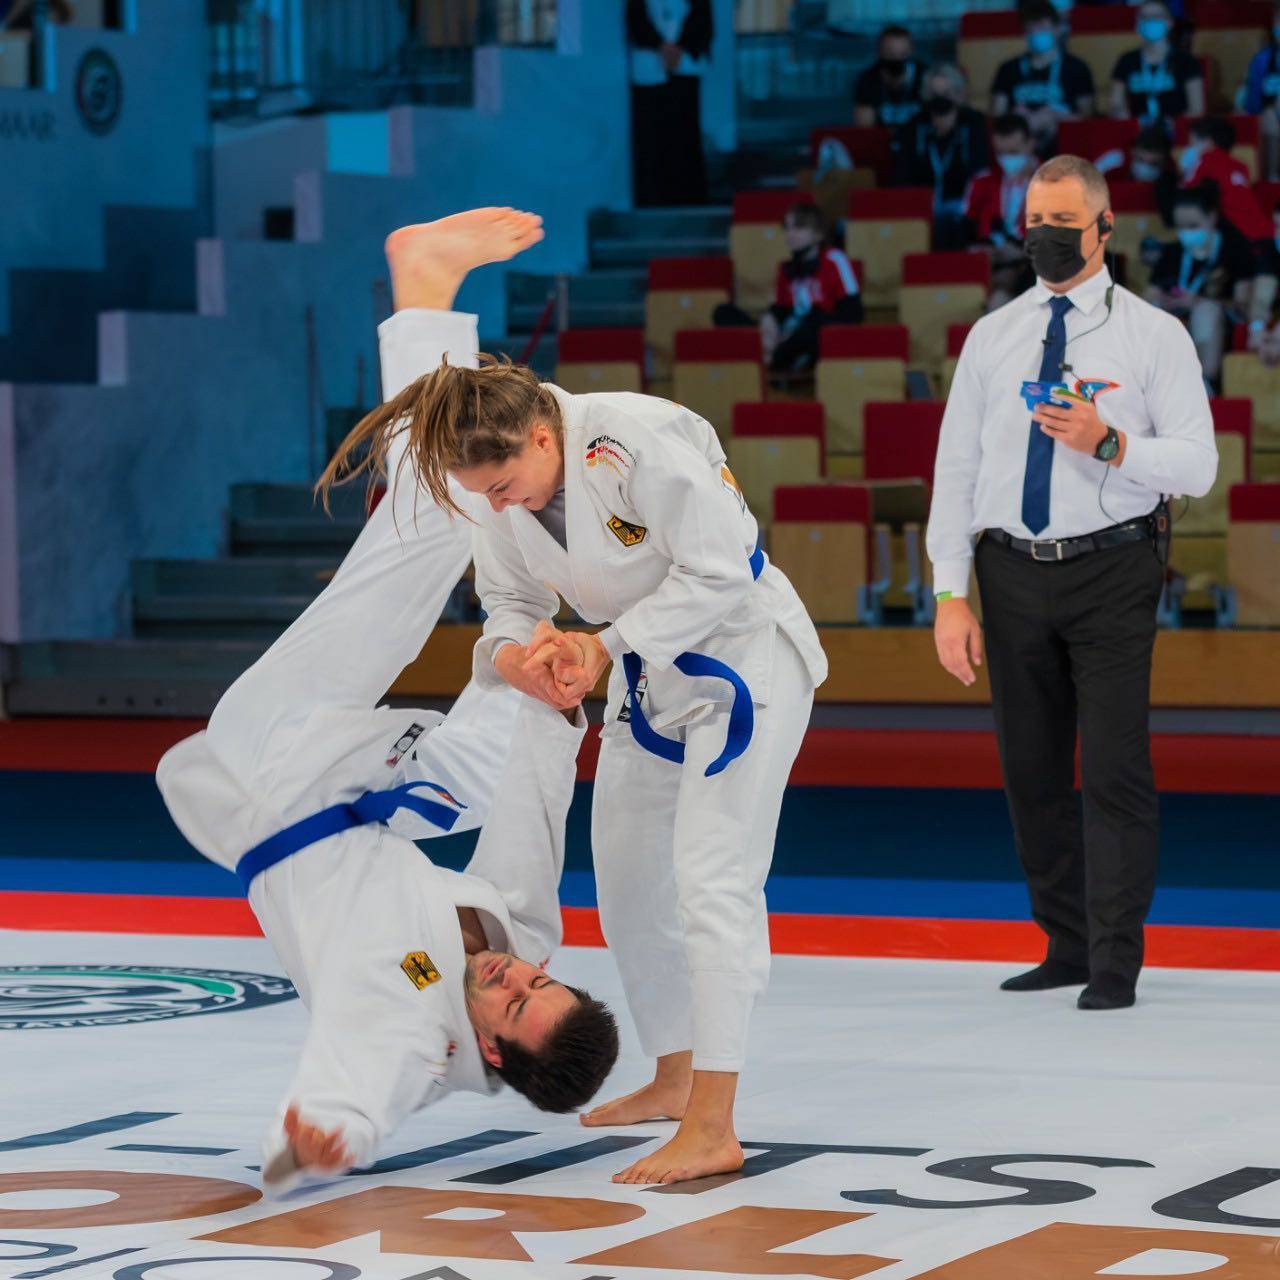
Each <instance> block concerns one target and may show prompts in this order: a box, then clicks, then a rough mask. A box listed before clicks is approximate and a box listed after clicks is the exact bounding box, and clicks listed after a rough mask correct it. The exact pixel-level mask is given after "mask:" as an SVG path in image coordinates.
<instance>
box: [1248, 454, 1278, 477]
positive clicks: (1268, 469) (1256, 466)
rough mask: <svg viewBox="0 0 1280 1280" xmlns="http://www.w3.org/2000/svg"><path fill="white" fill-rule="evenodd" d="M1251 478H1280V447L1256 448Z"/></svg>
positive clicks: (1250, 470)
mask: <svg viewBox="0 0 1280 1280" xmlns="http://www.w3.org/2000/svg"><path fill="white" fill-rule="evenodd" d="M1249 479H1251V480H1280V449H1254V451H1253V466H1252V467H1250V468H1249Z"/></svg>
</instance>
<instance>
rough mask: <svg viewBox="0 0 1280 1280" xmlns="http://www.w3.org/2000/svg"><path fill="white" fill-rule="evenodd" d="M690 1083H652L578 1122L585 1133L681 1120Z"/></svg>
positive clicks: (588, 1114)
mask: <svg viewBox="0 0 1280 1280" xmlns="http://www.w3.org/2000/svg"><path fill="white" fill-rule="evenodd" d="M691 1086H692V1080H691V1079H688V1080H685V1081H683V1082H681V1081H679V1080H673V1081H664V1080H653V1081H651V1082H650V1083H649V1084H647V1085H645V1086H644V1088H643V1089H637V1090H636V1091H635V1093H629V1094H627V1096H626V1097H625V1098H614V1100H613V1101H612V1102H606V1103H604V1104H602V1105H601V1106H598V1107H595V1108H593V1109H592V1110H591V1111H585V1112H583V1114H582V1115H580V1116H579V1117H578V1119H579V1120H580V1121H581V1122H582V1123H583V1124H585V1125H586V1126H587V1128H589V1129H594V1128H598V1127H600V1126H602V1125H612V1124H640V1123H641V1122H642V1121H644V1120H682V1119H684V1109H685V1107H687V1106H688V1105H689V1090H690V1088H691Z"/></svg>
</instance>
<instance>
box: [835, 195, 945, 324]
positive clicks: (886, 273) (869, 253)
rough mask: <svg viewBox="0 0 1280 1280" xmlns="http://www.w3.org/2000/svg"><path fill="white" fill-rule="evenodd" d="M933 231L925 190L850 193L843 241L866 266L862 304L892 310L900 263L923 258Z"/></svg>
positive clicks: (930, 197)
mask: <svg viewBox="0 0 1280 1280" xmlns="http://www.w3.org/2000/svg"><path fill="white" fill-rule="evenodd" d="M932 227H933V192H932V190H930V188H928V187H897V188H891V189H889V190H887V191H854V192H853V193H852V194H851V195H850V196H849V224H848V229H847V233H846V236H845V240H846V243H847V244H848V250H849V255H850V257H853V258H860V259H861V260H862V262H863V263H864V264H865V274H864V276H863V279H862V282H861V283H862V296H863V301H864V302H865V303H866V305H867V306H868V307H892V306H894V305H895V304H896V302H897V300H898V290H899V289H900V288H901V287H902V259H903V256H904V255H905V254H908V253H927V252H928V251H929V244H930V239H931V235H932Z"/></svg>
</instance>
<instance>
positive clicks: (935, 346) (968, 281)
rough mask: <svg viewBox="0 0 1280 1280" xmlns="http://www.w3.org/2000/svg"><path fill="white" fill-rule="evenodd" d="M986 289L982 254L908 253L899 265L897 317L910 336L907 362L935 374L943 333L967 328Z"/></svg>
mask: <svg viewBox="0 0 1280 1280" xmlns="http://www.w3.org/2000/svg"><path fill="white" fill-rule="evenodd" d="M990 290H991V259H990V258H988V257H987V255H986V254H985V253H963V252H961V253H909V254H907V255H906V257H904V258H903V260H902V293H901V294H900V296H899V298H898V318H899V319H900V320H901V321H902V323H903V324H904V325H906V326H907V328H908V330H910V332H911V356H910V359H911V363H912V364H913V365H923V366H924V367H925V368H926V369H927V370H928V371H929V372H930V373H934V372H936V371H937V370H938V369H939V367H940V366H941V364H942V361H943V358H944V357H945V356H946V354H947V329H948V326H950V325H952V324H960V323H967V324H972V323H973V322H974V321H975V320H976V319H977V318H978V317H979V316H980V315H981V314H982V309H983V307H984V305H985V304H986V301H987V294H988V293H989V292H990Z"/></svg>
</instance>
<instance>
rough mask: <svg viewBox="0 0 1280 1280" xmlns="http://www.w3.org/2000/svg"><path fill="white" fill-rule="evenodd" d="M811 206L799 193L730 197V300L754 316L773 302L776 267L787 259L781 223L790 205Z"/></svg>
mask: <svg viewBox="0 0 1280 1280" xmlns="http://www.w3.org/2000/svg"><path fill="white" fill-rule="evenodd" d="M799 203H805V204H812V203H813V200H812V198H811V197H809V196H807V195H805V194H803V193H802V192H799V191H739V192H738V194H737V195H735V196H734V197H733V222H732V224H731V225H730V227H729V256H730V257H731V258H732V259H733V296H734V299H735V301H736V302H737V304H738V305H739V306H740V307H743V308H745V309H746V310H747V311H749V312H751V314H752V315H755V314H756V313H757V312H759V311H763V310H764V308H765V307H767V306H768V305H769V303H771V302H772V301H773V286H774V280H775V278H776V276H777V274H778V264H779V263H781V262H784V261H785V260H786V259H787V257H788V254H787V242H786V239H785V237H784V236H783V233H782V225H781V224H782V219H783V217H784V216H785V214H786V212H787V210H788V209H790V208H791V207H792V206H793V205H796V204H799Z"/></svg>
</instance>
